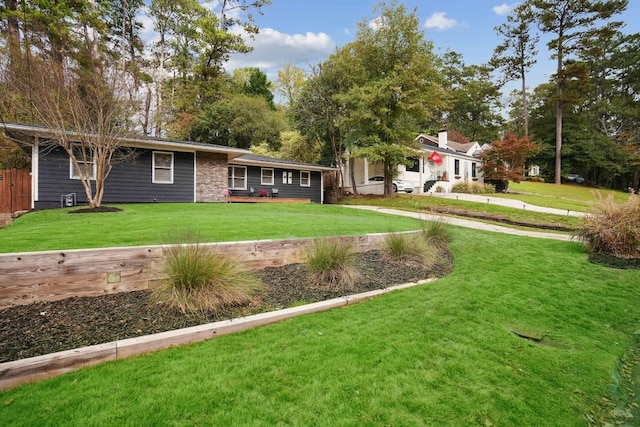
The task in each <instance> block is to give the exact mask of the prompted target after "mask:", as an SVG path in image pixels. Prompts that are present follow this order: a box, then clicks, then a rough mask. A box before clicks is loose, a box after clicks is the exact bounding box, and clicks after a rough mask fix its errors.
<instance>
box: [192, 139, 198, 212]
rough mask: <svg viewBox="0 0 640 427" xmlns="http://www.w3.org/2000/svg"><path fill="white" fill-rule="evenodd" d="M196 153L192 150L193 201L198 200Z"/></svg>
mask: <svg viewBox="0 0 640 427" xmlns="http://www.w3.org/2000/svg"><path fill="white" fill-rule="evenodd" d="M197 157H198V153H196V152H195V151H194V152H193V203H196V202H197V201H198V159H197Z"/></svg>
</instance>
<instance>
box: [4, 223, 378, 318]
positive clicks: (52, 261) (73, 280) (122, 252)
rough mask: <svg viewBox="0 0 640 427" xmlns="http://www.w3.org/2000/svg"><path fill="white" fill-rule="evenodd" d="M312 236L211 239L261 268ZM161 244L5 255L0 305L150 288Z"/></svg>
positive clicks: (356, 239)
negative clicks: (220, 241) (223, 241)
mask: <svg viewBox="0 0 640 427" xmlns="http://www.w3.org/2000/svg"><path fill="white" fill-rule="evenodd" d="M383 238H384V234H368V235H364V236H352V237H349V236H345V237H339V238H335V239H339V240H342V241H345V242H349V243H352V244H353V245H354V247H355V248H356V250H357V251H360V252H366V251H368V250H371V249H375V248H377V247H378V245H379V243H380V241H381V240H382V239H383ZM312 242H313V239H295V240H259V241H249V242H231V243H218V244H211V245H213V246H215V247H216V248H217V250H219V251H221V252H223V253H224V254H226V255H228V256H231V257H233V258H234V259H236V260H238V261H239V262H240V263H241V264H242V265H244V266H245V267H246V268H248V269H252V270H258V269H262V268H265V267H270V266H273V267H276V266H281V265H285V264H291V263H295V262H300V260H301V257H302V255H303V253H304V249H305V248H306V247H307V246H308V245H310V244H311V243H312ZM163 259H164V257H163V247H162V246H136V247H127V248H108V249H82V250H68V251H47V252H27V253H12V254H0V309H2V308H5V307H9V306H12V305H17V304H30V303H33V302H42V301H56V300H60V299H64V298H68V297H72V296H97V295H103V294H108V293H116V292H123V291H134V290H143V289H148V288H150V287H151V286H153V284H154V282H156V281H158V280H162V278H163V273H162V264H163Z"/></svg>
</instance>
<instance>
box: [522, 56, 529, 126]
mask: <svg viewBox="0 0 640 427" xmlns="http://www.w3.org/2000/svg"><path fill="white" fill-rule="evenodd" d="M521 72H522V115H523V118H524V136H529V101H528V99H527V82H526V75H525V71H524V67H523V68H522V70H521Z"/></svg>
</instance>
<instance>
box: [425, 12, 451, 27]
mask: <svg viewBox="0 0 640 427" xmlns="http://www.w3.org/2000/svg"><path fill="white" fill-rule="evenodd" d="M456 25H458V21H456V20H455V19H449V18H447V14H446V13H445V12H435V13H434V14H433V15H431V16H430V17H429V18H427V21H426V22H425V23H424V27H425V28H430V29H436V30H449V29H451V28H453V27H455V26H456Z"/></svg>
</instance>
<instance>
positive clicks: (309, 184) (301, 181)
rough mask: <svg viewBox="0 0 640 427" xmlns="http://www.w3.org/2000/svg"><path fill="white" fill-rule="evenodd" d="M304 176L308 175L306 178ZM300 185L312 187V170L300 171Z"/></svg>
mask: <svg viewBox="0 0 640 427" xmlns="http://www.w3.org/2000/svg"><path fill="white" fill-rule="evenodd" d="M303 176H306V179H304V178H303ZM305 181H306V184H305ZM300 187H311V171H300Z"/></svg>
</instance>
